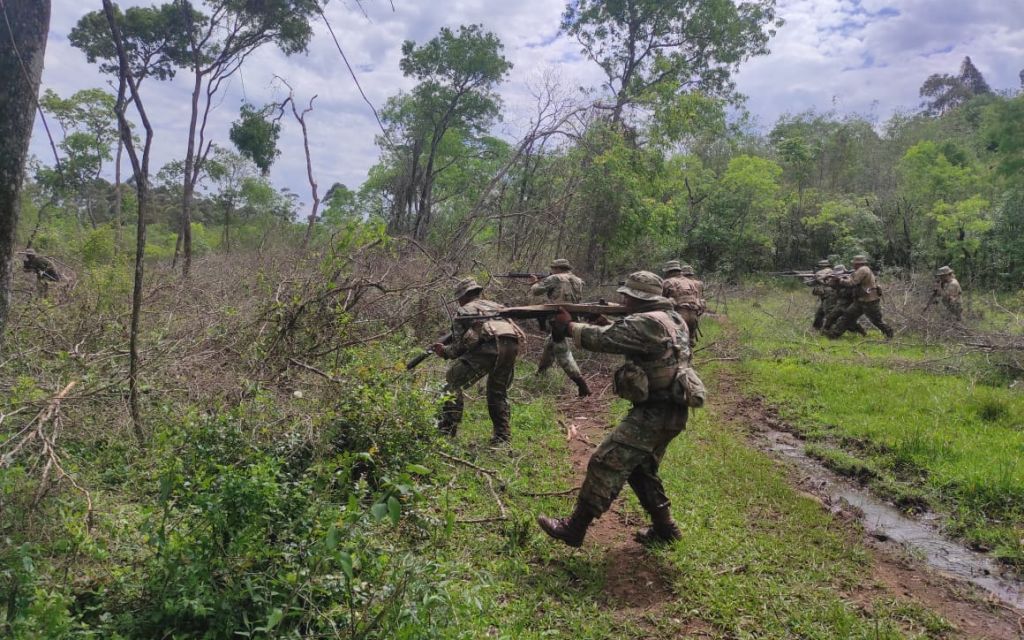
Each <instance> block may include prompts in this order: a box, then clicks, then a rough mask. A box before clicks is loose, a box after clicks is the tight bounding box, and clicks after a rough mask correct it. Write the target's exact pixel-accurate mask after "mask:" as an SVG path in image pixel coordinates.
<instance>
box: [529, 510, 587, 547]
mask: <svg viewBox="0 0 1024 640" xmlns="http://www.w3.org/2000/svg"><path fill="white" fill-rule="evenodd" d="M593 521H594V516H592V515H590V513H589V512H587V511H586V510H584V509H583V508H581V507H580V506H579V505H578V504H577V505H576V509H575V510H574V511H573V512H572V515H571V516H569V517H568V518H549V517H547V516H545V515H539V516H537V524H539V525H540V528H541V529H543V530H544V533H546V534H548V535H549V536H551V537H552V538H554V539H555V540H561V541H562V542H564V543H565V544H567V545H569V546H570V547H580V546H582V545H583V538H584V536H586V535H587V528H588V527H589V526H590V523H591V522H593Z"/></svg>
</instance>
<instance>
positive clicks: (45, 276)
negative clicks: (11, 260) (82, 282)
mask: <svg viewBox="0 0 1024 640" xmlns="http://www.w3.org/2000/svg"><path fill="white" fill-rule="evenodd" d="M21 266H22V269H24V270H25V271H33V272H35V274H36V289H37V290H38V292H39V295H41V296H45V295H46V293H47V291H48V290H49V285H50V283H51V282H60V273H58V271H57V268H56V267H54V266H53V263H52V262H50V261H49V260H47V259H46V258H44V257H43V256H41V255H39V254H37V253H36V252H35V250H34V249H25V259H24V260H22V263H21Z"/></svg>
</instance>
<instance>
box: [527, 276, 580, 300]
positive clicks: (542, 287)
mask: <svg viewBox="0 0 1024 640" xmlns="http://www.w3.org/2000/svg"><path fill="white" fill-rule="evenodd" d="M530 293H532V294H533V295H535V296H547V298H548V301H549V302H569V303H576V302H580V301H581V300H583V280H581V279H580V278H578V277H577V276H576V275H575V274H572V273H552V274H551V275H549V276H548V277H546V278H544V279H543V280H541V281H540V282H538V283H537V284H535V285H533V286H532V287H530Z"/></svg>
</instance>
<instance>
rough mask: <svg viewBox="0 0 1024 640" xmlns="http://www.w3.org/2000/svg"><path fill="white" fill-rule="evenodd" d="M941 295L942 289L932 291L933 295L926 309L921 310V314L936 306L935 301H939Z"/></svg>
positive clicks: (926, 304)
mask: <svg viewBox="0 0 1024 640" xmlns="http://www.w3.org/2000/svg"><path fill="white" fill-rule="evenodd" d="M939 293H940V289H939V288H938V287H935V288H934V289H932V295H930V296H929V297H928V302H927V303H925V305H924V309H922V310H921V313H924V312H925V311H928V309H930V308H931V306H932V305H933V304H935V301H936V300H938V299H939Z"/></svg>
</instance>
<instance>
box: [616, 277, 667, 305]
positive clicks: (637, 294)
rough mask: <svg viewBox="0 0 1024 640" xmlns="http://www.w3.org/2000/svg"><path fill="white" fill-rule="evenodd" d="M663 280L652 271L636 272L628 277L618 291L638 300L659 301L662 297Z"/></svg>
mask: <svg viewBox="0 0 1024 640" xmlns="http://www.w3.org/2000/svg"><path fill="white" fill-rule="evenodd" d="M661 287H662V282H661V278H660V277H658V276H657V275H656V274H653V273H651V272H650V271H636V272H634V273H631V274H629V275H628V276H627V277H626V282H625V284H624V285H623V286H621V287H619V288H618V289H616V291H618V292H619V293H624V294H626V295H627V296H630V297H631V298H636V299H638V300H657V299H658V298H660V297H661V291H662V289H661Z"/></svg>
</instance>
